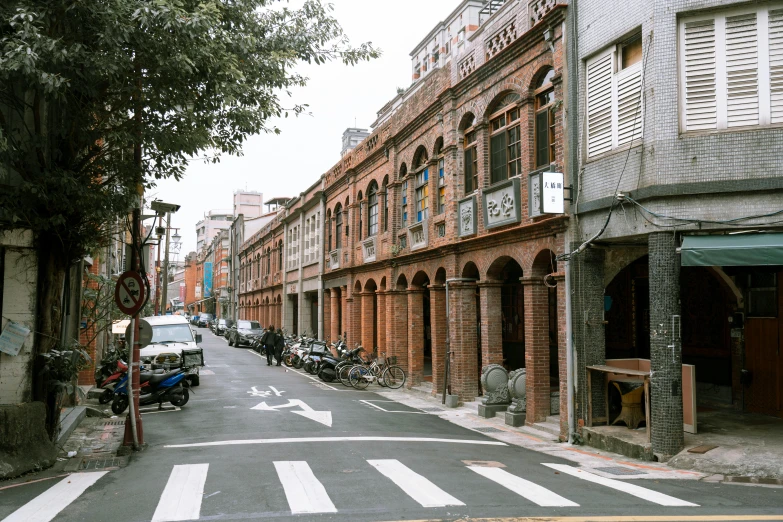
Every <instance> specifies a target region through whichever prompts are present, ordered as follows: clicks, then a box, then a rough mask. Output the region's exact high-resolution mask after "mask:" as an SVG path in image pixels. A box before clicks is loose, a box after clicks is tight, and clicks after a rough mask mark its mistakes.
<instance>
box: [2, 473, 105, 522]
mask: <svg viewBox="0 0 783 522" xmlns="http://www.w3.org/2000/svg"><path fill="white" fill-rule="evenodd" d="M106 473H108V472H107V471H93V472H90V473H74V474H73V475H68V476H67V477H65V478H64V479H62V480H61V481H60V482H58V483H57V484H55V485H54V486H52V487H51V488H49V489H47V490H46V491H44V492H43V493H41V494H40V495H38V496H37V497H35V498H34V499H33V500H31V501H30V502H28V503H27V504H25V505H24V506H22V507H20V508H19V509H17V510H16V511H14V512H13V513H11V514H10V515H8V516H7V517H6V518H4V519H3V522H49V521H50V520H52V519H53V518H54V517H56V516H57V514H58V513H60V511H62V510H63V509H65V508H66V507H68V505H70V503H71V502H73V501H74V500H76V499H77V498H79V496H80V495H81V494H82V493H84V492H85V490H87V488H89V487H90V486H92V485H93V484H95V483H96V482H97V481H98V479H99V478H101V477H102V476H104V475H105V474H106Z"/></svg>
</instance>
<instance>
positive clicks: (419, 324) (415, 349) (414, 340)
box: [407, 287, 426, 387]
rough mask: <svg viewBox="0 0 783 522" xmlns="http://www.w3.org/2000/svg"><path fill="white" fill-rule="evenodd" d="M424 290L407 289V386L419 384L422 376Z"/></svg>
mask: <svg viewBox="0 0 783 522" xmlns="http://www.w3.org/2000/svg"><path fill="white" fill-rule="evenodd" d="M424 292H426V290H424V289H422V288H417V287H411V288H409V289H408V382H407V385H408V387H411V386H417V385H418V384H420V383H421V379H422V377H423V376H424Z"/></svg>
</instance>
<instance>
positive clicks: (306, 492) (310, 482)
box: [275, 460, 337, 514]
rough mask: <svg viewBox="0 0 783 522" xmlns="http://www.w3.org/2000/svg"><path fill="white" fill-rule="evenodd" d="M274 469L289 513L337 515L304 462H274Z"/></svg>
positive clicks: (320, 485)
mask: <svg viewBox="0 0 783 522" xmlns="http://www.w3.org/2000/svg"><path fill="white" fill-rule="evenodd" d="M275 469H276V470H277V476H278V477H279V478H280V482H281V483H282V484H283V490H284V491H285V497H286V499H288V506H289V507H290V508H291V513H294V514H297V513H337V508H336V507H334V504H332V500H331V499H330V498H329V495H328V494H327V493H326V489H324V486H323V484H321V483H320V482H319V481H318V479H317V478H315V475H313V470H311V469H310V466H308V465H307V462H304V461H289V460H285V461H276V462H275Z"/></svg>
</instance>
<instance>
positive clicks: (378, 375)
mask: <svg viewBox="0 0 783 522" xmlns="http://www.w3.org/2000/svg"><path fill="white" fill-rule="evenodd" d="M371 371H372V374H373V375H374V376H375V382H377V383H378V384H380V385H381V386H384V387H385V386H386V384H385V383H384V382H383V372H384V369H383V368H382V367H380V366H373V367H372V368H371Z"/></svg>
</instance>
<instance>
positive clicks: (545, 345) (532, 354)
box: [522, 276, 549, 425]
mask: <svg viewBox="0 0 783 522" xmlns="http://www.w3.org/2000/svg"><path fill="white" fill-rule="evenodd" d="M522 284H523V285H524V299H525V368H526V370H527V385H526V391H527V416H526V418H525V423H526V424H528V425H530V424H533V423H535V422H541V421H545V420H546V418H547V415H549V294H548V291H547V288H546V286H544V282H543V280H542V279H541V278H540V277H535V276H534V277H523V278H522Z"/></svg>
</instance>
